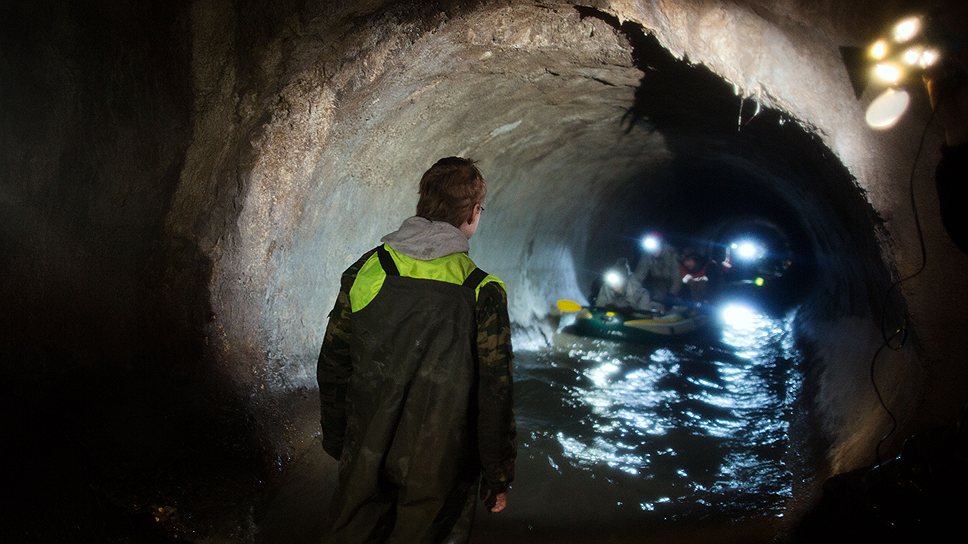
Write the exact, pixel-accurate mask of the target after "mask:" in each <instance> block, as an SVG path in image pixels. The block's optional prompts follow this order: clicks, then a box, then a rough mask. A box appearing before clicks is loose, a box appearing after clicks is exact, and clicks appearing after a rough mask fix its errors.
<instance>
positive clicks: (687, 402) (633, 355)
mask: <svg viewBox="0 0 968 544" xmlns="http://www.w3.org/2000/svg"><path fill="white" fill-rule="evenodd" d="M718 313H719V314H720V315H721V317H720V319H719V322H718V324H717V326H715V327H713V328H712V329H711V331H710V333H709V334H707V335H706V336H705V337H703V338H697V339H695V340H694V341H690V342H684V343H670V344H666V345H652V346H642V345H634V344H627V343H619V342H615V341H610V340H598V339H589V338H582V337H577V336H573V335H568V334H564V333H559V334H558V335H557V337H556V339H555V345H554V346H553V347H552V348H550V349H546V350H542V351H533V352H521V353H517V358H516V363H515V364H516V366H515V405H516V414H517V421H518V442H519V446H518V448H519V449H518V459H519V463H518V478H517V481H516V483H515V486H514V489H513V490H512V492H511V495H510V499H511V503H510V506H509V509H508V511H507V512H506V513H504V514H502V515H501V516H483V517H484V518H485V519H484V520H479V522H478V524H479V525H482V526H483V527H484V532H485V533H487V532H488V530H494V531H496V530H497V529H499V528H503V529H504V530H506V531H510V532H512V533H520V532H521V531H533V532H535V533H534V534H535V535H538V534H541V533H542V532H546V531H547V530H548V529H549V528H551V527H554V528H556V529H557V530H558V531H562V530H567V529H568V528H574V529H576V530H577V529H578V528H585V529H587V528H589V527H610V528H614V527H617V526H621V527H654V526H663V525H664V526H669V525H681V524H683V523H685V524H687V525H688V524H690V523H696V522H703V521H704V520H705V521H710V520H715V521H716V522H718V523H736V522H742V521H744V520H751V519H764V518H772V519H776V518H779V517H782V515H783V511H784V504H785V502H786V500H787V498H788V497H789V496H790V493H791V482H792V476H791V474H790V472H789V470H788V469H787V468H786V466H785V462H784V461H785V459H786V458H787V456H788V455H789V454H790V452H788V442H789V441H788V436H787V430H788V421H789V419H790V411H791V407H792V403H793V400H794V398H795V397H796V395H797V392H798V390H799V387H800V374H799V372H798V368H797V367H798V354H797V353H796V351H795V349H794V346H793V340H792V333H791V323H792V321H793V316H794V312H790V313H788V314H787V315H784V316H769V315H765V314H762V313H760V312H759V311H757V310H756V309H755V308H752V307H748V306H742V305H727V306H724V307H721V308H720V309H719V312H718ZM714 321H715V320H714Z"/></svg>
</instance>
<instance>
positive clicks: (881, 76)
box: [874, 62, 904, 85]
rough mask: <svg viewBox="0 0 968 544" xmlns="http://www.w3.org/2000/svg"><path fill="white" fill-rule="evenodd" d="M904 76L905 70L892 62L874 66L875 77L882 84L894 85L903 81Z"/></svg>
mask: <svg viewBox="0 0 968 544" xmlns="http://www.w3.org/2000/svg"><path fill="white" fill-rule="evenodd" d="M903 75H904V70H902V69H901V67H900V66H898V65H897V64H894V63H891V62H879V63H877V65H876V66H874V77H875V78H877V79H878V80H880V81H881V82H882V83H887V84H889V85H894V84H895V83H897V82H898V81H901V77H902V76H903Z"/></svg>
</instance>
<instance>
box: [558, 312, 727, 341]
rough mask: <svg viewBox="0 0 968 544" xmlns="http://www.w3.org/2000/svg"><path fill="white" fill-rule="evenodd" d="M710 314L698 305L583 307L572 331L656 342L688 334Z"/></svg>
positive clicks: (704, 321) (599, 336)
mask: <svg viewBox="0 0 968 544" xmlns="http://www.w3.org/2000/svg"><path fill="white" fill-rule="evenodd" d="M708 321H709V318H708V317H707V316H706V315H705V314H704V313H702V312H701V311H699V310H696V309H688V308H687V309H675V310H673V311H670V312H666V313H663V314H658V313H655V314H639V313H628V312H622V311H620V310H610V309H607V308H582V309H581V310H579V311H578V313H577V315H576V318H575V323H574V324H573V325H572V326H571V327H570V329H572V330H571V331H570V332H574V333H575V334H579V335H581V336H594V337H598V338H612V339H615V340H624V341H628V342H643V343H648V342H656V341H668V340H671V339H679V338H688V337H689V336H691V335H693V333H696V332H697V331H700V330H701V329H703V328H705V326H706V325H707V323H708Z"/></svg>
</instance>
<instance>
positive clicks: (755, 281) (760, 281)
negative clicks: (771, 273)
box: [753, 276, 766, 287]
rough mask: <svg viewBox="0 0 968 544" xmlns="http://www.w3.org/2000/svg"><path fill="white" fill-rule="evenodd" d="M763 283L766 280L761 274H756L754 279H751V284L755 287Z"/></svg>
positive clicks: (761, 285)
mask: <svg viewBox="0 0 968 544" xmlns="http://www.w3.org/2000/svg"><path fill="white" fill-rule="evenodd" d="M764 283H766V280H764V279H763V278H762V277H761V276H757V277H756V279H755V280H753V284H754V285H756V286H757V287H763V284H764Z"/></svg>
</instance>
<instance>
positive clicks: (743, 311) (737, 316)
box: [719, 303, 759, 329]
mask: <svg viewBox="0 0 968 544" xmlns="http://www.w3.org/2000/svg"><path fill="white" fill-rule="evenodd" d="M719 317H720V319H722V320H723V323H725V324H726V325H728V326H730V327H733V328H736V329H749V328H752V327H753V326H754V325H755V324H756V321H757V318H759V315H758V314H757V313H756V312H755V311H754V310H753V308H750V307H749V306H746V305H744V304H738V303H731V304H727V305H725V306H723V309H722V310H720V312H719Z"/></svg>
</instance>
